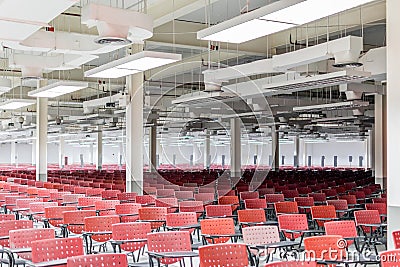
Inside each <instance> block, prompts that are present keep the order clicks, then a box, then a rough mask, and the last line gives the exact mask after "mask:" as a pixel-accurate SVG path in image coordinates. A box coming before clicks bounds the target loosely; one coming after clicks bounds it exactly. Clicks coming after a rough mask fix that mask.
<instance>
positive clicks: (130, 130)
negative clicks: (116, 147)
mask: <svg viewBox="0 0 400 267" xmlns="http://www.w3.org/2000/svg"><path fill="white" fill-rule="evenodd" d="M126 80H127V89H128V91H129V96H130V98H131V101H130V103H129V104H128V106H127V107H126V192H136V193H138V194H140V195H142V194H143V73H138V74H134V75H130V76H128V77H127V79H126Z"/></svg>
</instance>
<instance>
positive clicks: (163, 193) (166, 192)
mask: <svg viewBox="0 0 400 267" xmlns="http://www.w3.org/2000/svg"><path fill="white" fill-rule="evenodd" d="M156 196H157V198H164V197H167V198H170V197H174V196H175V190H174V189H157V191H156Z"/></svg>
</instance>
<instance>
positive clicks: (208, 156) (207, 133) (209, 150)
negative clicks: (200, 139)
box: [203, 130, 211, 169]
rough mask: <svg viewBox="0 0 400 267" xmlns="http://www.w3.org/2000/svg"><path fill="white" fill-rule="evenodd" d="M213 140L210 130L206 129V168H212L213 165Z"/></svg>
mask: <svg viewBox="0 0 400 267" xmlns="http://www.w3.org/2000/svg"><path fill="white" fill-rule="evenodd" d="M210 152H211V142H210V131H209V130H206V136H205V138H204V153H203V155H204V169H210V165H211V153H210Z"/></svg>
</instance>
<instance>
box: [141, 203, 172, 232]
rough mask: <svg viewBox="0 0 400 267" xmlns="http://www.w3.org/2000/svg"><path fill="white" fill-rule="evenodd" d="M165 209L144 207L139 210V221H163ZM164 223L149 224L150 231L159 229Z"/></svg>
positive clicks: (165, 213)
mask: <svg viewBox="0 0 400 267" xmlns="http://www.w3.org/2000/svg"><path fill="white" fill-rule="evenodd" d="M166 215H167V208H164V207H145V208H140V209H139V220H142V221H146V220H149V221H165V216H166ZM163 224H164V222H151V229H158V228H160V227H161V226H162V225H163Z"/></svg>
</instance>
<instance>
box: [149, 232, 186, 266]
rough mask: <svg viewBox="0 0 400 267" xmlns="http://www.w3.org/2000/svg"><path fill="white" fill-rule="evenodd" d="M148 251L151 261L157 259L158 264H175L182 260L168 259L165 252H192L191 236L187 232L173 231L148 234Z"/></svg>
mask: <svg viewBox="0 0 400 267" xmlns="http://www.w3.org/2000/svg"><path fill="white" fill-rule="evenodd" d="M147 249H148V252H147V253H148V254H149V257H150V259H151V258H156V259H157V261H158V264H160V263H162V264H166V265H169V264H173V263H176V262H179V261H181V260H182V258H168V256H167V255H164V256H163V257H158V256H156V255H163V254H162V253H163V252H188V251H192V245H191V240H190V234H189V232H186V231H171V232H159V233H150V234H147Z"/></svg>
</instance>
